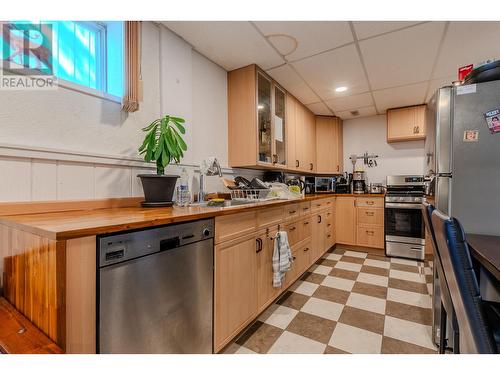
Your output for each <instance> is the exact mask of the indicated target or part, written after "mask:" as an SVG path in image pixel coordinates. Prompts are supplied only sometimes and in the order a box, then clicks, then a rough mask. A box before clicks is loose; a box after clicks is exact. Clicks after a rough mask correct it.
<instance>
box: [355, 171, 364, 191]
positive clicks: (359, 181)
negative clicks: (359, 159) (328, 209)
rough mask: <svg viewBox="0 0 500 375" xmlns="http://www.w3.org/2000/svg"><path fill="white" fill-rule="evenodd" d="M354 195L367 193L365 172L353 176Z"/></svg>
mask: <svg viewBox="0 0 500 375" xmlns="http://www.w3.org/2000/svg"><path fill="white" fill-rule="evenodd" d="M352 192H353V194H364V193H365V192H366V182H365V172H363V171H355V172H354V173H353V175H352Z"/></svg>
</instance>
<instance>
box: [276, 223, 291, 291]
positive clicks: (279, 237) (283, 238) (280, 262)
mask: <svg viewBox="0 0 500 375" xmlns="http://www.w3.org/2000/svg"><path fill="white" fill-rule="evenodd" d="M292 263H293V257H292V250H291V249H290V245H289V243H288V233H287V232H285V231H279V232H278V233H276V239H275V241H274V252H273V287H275V288H281V286H282V285H283V280H284V279H285V273H286V271H288V270H289V269H290V267H291V266H292Z"/></svg>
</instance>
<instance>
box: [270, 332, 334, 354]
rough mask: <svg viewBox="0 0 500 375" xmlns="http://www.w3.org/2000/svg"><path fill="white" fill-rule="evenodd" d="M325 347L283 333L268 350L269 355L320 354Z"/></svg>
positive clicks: (318, 343)
mask: <svg viewBox="0 0 500 375" xmlns="http://www.w3.org/2000/svg"><path fill="white" fill-rule="evenodd" d="M325 348H326V345H325V344H322V343H320V342H317V341H314V340H311V339H308V338H307V337H303V336H300V335H296V334H295V333H292V332H288V331H285V332H283V333H282V335H281V336H280V337H279V338H278V340H276V342H275V343H274V344H273V346H271V349H269V351H268V353H269V354H322V353H323V352H324V351H325Z"/></svg>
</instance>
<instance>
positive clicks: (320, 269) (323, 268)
mask: <svg viewBox="0 0 500 375" xmlns="http://www.w3.org/2000/svg"><path fill="white" fill-rule="evenodd" d="M332 269H333V267H328V266H323V265H321V264H320V265H318V266H316V268H315V269H314V270H313V271H312V272H314V273H318V274H320V275H328V274H330V272H331V271H332Z"/></svg>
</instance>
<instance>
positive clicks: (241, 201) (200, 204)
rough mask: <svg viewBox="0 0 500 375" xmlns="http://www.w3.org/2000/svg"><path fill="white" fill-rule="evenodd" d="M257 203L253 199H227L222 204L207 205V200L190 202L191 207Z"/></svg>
mask: <svg viewBox="0 0 500 375" xmlns="http://www.w3.org/2000/svg"><path fill="white" fill-rule="evenodd" d="M253 203H257V201H255V200H227V201H224V203H222V204H217V205H215V206H209V205H208V202H201V203H191V204H190V206H191V207H234V206H241V205H244V204H253Z"/></svg>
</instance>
